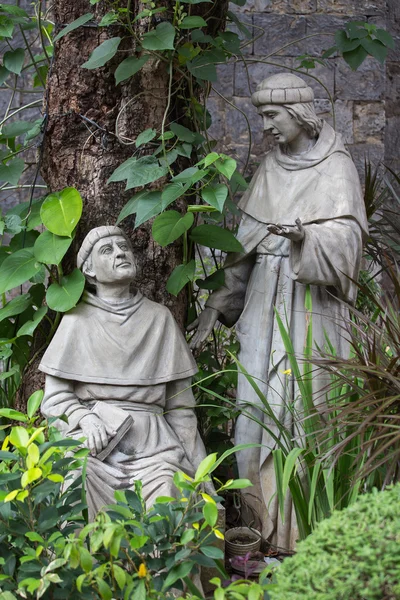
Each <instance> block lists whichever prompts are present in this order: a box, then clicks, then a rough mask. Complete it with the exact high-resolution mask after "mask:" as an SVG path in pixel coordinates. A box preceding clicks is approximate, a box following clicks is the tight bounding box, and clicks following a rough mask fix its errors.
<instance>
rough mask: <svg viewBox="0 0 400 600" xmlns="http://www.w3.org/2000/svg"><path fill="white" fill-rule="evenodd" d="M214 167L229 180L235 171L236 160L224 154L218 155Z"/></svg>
mask: <svg viewBox="0 0 400 600" xmlns="http://www.w3.org/2000/svg"><path fill="white" fill-rule="evenodd" d="M214 166H215V168H216V169H217V171H219V172H220V173H222V175H225V177H226V178H227V179H230V178H231V177H232V175H233V174H234V172H235V171H236V160H235V159H233V158H230V156H226V155H225V154H220V158H219V159H218V160H216V161H215V163H214Z"/></svg>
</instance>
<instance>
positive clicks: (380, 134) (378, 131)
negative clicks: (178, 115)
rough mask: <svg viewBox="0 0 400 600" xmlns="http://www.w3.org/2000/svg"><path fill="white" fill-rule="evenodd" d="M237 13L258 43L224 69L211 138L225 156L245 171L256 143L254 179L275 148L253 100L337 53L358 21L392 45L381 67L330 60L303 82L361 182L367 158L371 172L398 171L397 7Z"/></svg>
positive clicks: (305, 2) (337, 1) (343, 1)
mask: <svg viewBox="0 0 400 600" xmlns="http://www.w3.org/2000/svg"><path fill="white" fill-rule="evenodd" d="M235 12H236V13H237V16H238V17H239V18H240V19H243V20H244V22H245V24H246V26H247V27H248V29H249V30H251V31H252V32H253V36H254V38H255V39H254V42H253V43H251V44H248V45H247V46H246V53H245V54H244V61H243V60H241V59H238V60H236V61H233V64H229V65H222V66H220V67H219V76H220V79H219V82H218V84H217V85H216V86H215V90H216V91H214V92H213V93H212V97H211V98H210V100H209V110H210V112H211V114H212V117H213V126H212V129H211V134H212V135H213V136H214V137H215V138H216V139H218V140H219V146H218V147H219V148H220V149H223V150H224V151H225V152H227V153H229V154H232V155H233V156H234V157H235V158H236V159H237V160H238V161H239V162H240V163H241V166H244V164H245V163H246V161H247V159H248V155H249V139H250V138H251V142H252V144H251V149H250V162H249V170H248V171H247V174H249V173H251V172H254V169H255V168H256V166H257V164H258V163H259V161H260V158H261V156H262V154H263V153H264V152H265V151H266V150H267V149H268V148H269V147H270V144H271V143H272V142H271V141H270V140H269V139H268V136H265V135H264V134H263V132H262V126H261V120H260V118H259V116H258V114H257V111H256V110H255V109H254V107H253V106H252V104H251V102H250V98H249V97H250V94H251V93H252V92H254V91H255V89H256V87H257V84H258V83H259V82H260V81H261V80H262V79H265V78H266V77H268V76H270V75H273V74H274V73H277V72H279V71H284V70H285V69H289V70H290V69H296V68H299V67H300V61H301V58H300V57H301V56H302V55H310V56H313V57H316V58H318V57H320V56H321V54H322V52H323V51H324V50H326V49H327V48H329V47H331V46H333V45H334V33H335V31H337V30H338V29H341V28H343V27H344V26H345V24H346V23H347V22H348V21H355V20H360V21H366V22H370V23H374V24H376V25H377V26H378V27H383V28H384V29H386V30H387V31H389V32H390V33H391V34H392V36H393V37H394V38H395V42H397V45H396V49H395V50H394V51H390V52H389V54H388V57H387V61H386V63H385V64H384V65H381V64H380V63H379V62H378V61H377V60H375V59H372V58H368V59H367V60H366V61H365V62H364V63H363V65H362V66H361V67H360V68H359V69H358V70H357V71H355V72H354V71H352V70H351V69H350V67H349V66H348V65H347V63H345V61H344V60H343V59H342V58H339V57H338V56H336V55H333V56H332V57H330V58H328V59H327V60H326V61H325V65H321V64H318V63H316V68H315V69H311V70H309V71H308V72H307V71H304V74H300V73H299V74H300V76H301V77H304V79H305V80H306V81H307V83H308V84H309V85H310V86H311V87H312V88H313V89H314V93H315V98H316V102H315V104H316V109H317V112H318V114H320V115H321V116H322V117H323V118H325V119H326V120H327V121H328V122H330V123H331V124H334V125H335V127H336V129H337V131H339V132H340V133H341V134H342V136H343V138H344V141H345V142H346V144H347V147H348V149H349V151H350V152H351V154H352V156H353V160H354V161H355V163H356V165H357V168H358V170H359V173H360V177H361V181H363V176H364V161H365V158H367V159H369V160H370V161H371V162H372V163H373V165H378V164H379V163H381V162H382V163H384V164H387V165H388V166H391V167H392V168H393V169H394V170H396V171H400V156H399V154H400V153H399V147H400V2H399V0H248V1H247V2H246V4H245V6H243V7H235ZM307 73H308V75H307ZM318 80H320V82H319V81H318ZM321 83H322V84H323V85H321ZM217 92H218V93H219V94H220V95H218V94H217ZM221 95H222V96H224V97H226V98H227V100H228V101H229V102H230V104H226V103H225V102H224V100H223V98H222V97H221ZM235 107H236V109H235ZM246 117H247V120H246ZM249 131H250V134H251V136H250V137H249Z"/></svg>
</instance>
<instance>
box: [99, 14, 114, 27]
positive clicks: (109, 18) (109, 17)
mask: <svg viewBox="0 0 400 600" xmlns="http://www.w3.org/2000/svg"><path fill="white" fill-rule="evenodd" d="M117 21H118V13H116V12H114V11H111V12H108V13H106V14H105V15H104V17H103V18H102V19H101V21H100V23H99V27H108V26H109V25H112V24H113V23H116V22H117Z"/></svg>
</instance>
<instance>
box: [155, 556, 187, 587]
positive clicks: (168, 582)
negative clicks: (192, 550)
mask: <svg viewBox="0 0 400 600" xmlns="http://www.w3.org/2000/svg"><path fill="white" fill-rule="evenodd" d="M193 566H194V562H192V561H191V560H186V561H185V562H183V563H181V564H180V565H176V566H175V567H172V569H170V570H169V572H168V575H167V577H166V579H165V581H164V584H163V587H162V590H168V589H169V588H170V587H171V586H172V585H173V584H174V583H175V582H176V581H178V579H183V578H184V577H186V576H187V575H189V573H190V571H191V570H192V568H193Z"/></svg>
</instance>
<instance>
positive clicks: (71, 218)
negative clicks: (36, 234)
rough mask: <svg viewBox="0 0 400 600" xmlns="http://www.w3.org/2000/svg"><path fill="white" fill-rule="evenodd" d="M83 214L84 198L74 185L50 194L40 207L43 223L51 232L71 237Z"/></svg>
mask: <svg viewBox="0 0 400 600" xmlns="http://www.w3.org/2000/svg"><path fill="white" fill-rule="evenodd" d="M81 215H82V198H81V195H80V193H79V192H78V190H77V189H75V188H73V187H68V188H64V189H63V190H62V191H61V192H55V193H53V194H49V195H48V196H47V198H46V199H45V201H44V202H43V204H42V206H41V209H40V216H41V218H42V221H43V225H44V226H45V227H46V228H47V229H48V230H49V231H50V232H51V233H54V234H55V235H60V236H65V237H71V234H72V232H73V230H74V229H75V227H76V225H77V224H78V222H79V219H80V218H81Z"/></svg>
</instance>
